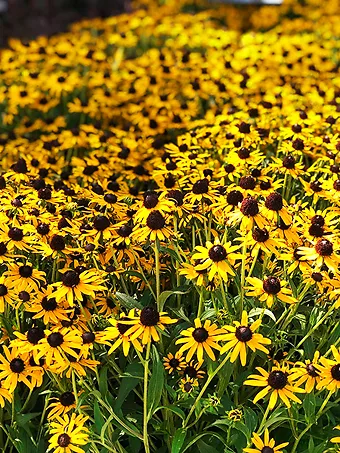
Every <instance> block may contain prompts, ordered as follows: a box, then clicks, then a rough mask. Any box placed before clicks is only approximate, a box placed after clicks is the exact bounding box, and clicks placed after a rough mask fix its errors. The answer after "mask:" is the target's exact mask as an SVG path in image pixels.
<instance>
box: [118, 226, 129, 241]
mask: <svg viewBox="0 0 340 453" xmlns="http://www.w3.org/2000/svg"><path fill="white" fill-rule="evenodd" d="M117 233H118V234H119V236H121V237H122V238H127V237H129V236H130V234H131V233H132V228H131V227H130V226H129V225H122V226H121V227H120V228H119V230H118V231H117Z"/></svg>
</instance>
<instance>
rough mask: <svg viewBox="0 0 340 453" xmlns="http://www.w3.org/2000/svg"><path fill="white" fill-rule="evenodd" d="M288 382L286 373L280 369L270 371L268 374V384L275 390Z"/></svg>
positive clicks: (283, 386)
mask: <svg viewBox="0 0 340 453" xmlns="http://www.w3.org/2000/svg"><path fill="white" fill-rule="evenodd" d="M287 383H288V375H287V373H284V372H283V371H281V370H276V371H272V372H271V373H269V376H268V385H270V387H272V388H273V389H275V390H281V389H283V388H285V386H286V385H287Z"/></svg>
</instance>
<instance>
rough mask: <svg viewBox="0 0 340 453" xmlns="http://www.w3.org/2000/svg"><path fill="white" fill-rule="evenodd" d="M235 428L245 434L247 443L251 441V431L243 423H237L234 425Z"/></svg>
mask: <svg viewBox="0 0 340 453" xmlns="http://www.w3.org/2000/svg"><path fill="white" fill-rule="evenodd" d="M234 428H235V429H236V430H237V431H240V432H241V433H242V434H244V436H245V438H246V439H247V442H249V441H250V439H251V431H250V430H249V428H248V427H247V426H246V425H245V424H244V423H242V422H235V423H234Z"/></svg>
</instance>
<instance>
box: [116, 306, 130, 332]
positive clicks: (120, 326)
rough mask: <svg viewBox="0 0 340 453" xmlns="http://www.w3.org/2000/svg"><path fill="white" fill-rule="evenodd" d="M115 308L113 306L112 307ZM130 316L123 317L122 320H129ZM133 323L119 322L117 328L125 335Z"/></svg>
mask: <svg viewBox="0 0 340 453" xmlns="http://www.w3.org/2000/svg"><path fill="white" fill-rule="evenodd" d="M112 308H113V307H112ZM129 319H130V318H125V317H124V318H122V319H121V320H122V321H128V320H129ZM130 327H131V325H129V324H123V323H121V322H117V329H118V331H119V333H120V334H121V335H124V334H125V333H126V332H127V331H128V330H129V329H130Z"/></svg>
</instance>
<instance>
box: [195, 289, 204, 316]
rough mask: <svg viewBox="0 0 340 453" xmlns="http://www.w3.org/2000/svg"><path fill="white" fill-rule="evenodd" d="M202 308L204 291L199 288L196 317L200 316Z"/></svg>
mask: <svg viewBox="0 0 340 453" xmlns="http://www.w3.org/2000/svg"><path fill="white" fill-rule="evenodd" d="M203 310H204V291H203V289H201V291H200V300H199V304H198V312H197V318H200V317H201V315H202V313H203Z"/></svg>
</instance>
